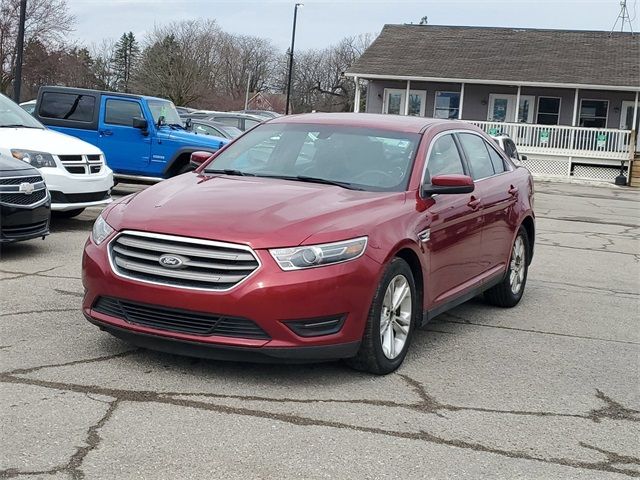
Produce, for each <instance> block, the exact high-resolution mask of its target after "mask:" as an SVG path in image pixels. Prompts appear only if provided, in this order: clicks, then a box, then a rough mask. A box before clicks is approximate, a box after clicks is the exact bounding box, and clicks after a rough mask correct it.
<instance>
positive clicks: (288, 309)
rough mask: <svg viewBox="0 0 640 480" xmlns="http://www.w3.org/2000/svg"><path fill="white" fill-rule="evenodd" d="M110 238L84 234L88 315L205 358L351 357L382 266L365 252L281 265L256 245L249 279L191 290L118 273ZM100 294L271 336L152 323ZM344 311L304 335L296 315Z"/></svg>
mask: <svg viewBox="0 0 640 480" xmlns="http://www.w3.org/2000/svg"><path fill="white" fill-rule="evenodd" d="M106 243H107V242H105V243H104V244H102V245H101V246H96V245H94V244H93V243H92V242H91V241H90V240H89V241H87V244H86V247H85V252H84V256H83V268H82V270H83V284H84V287H85V291H86V293H85V296H84V299H83V304H82V309H83V313H84V315H85V316H86V317H87V319H88V320H89V321H91V322H92V323H94V324H96V325H98V326H100V328H102V329H104V330H106V331H108V332H110V333H112V334H113V335H115V336H117V337H120V338H123V339H125V340H127V341H129V342H131V343H134V344H136V345H140V346H143V347H147V348H152V349H157V350H163V351H168V352H172V353H179V354H184V355H191V356H197V357H206V358H227V359H233V360H248V361H255V360H260V359H263V360H264V359H267V360H269V359H270V360H284V359H289V360H292V361H295V362H303V361H307V360H308V361H314V360H326V359H337V358H347V357H352V356H354V355H355V354H356V352H357V350H358V347H359V344H360V341H361V339H362V335H363V332H364V327H365V323H366V320H367V316H368V313H369V309H370V306H371V301H372V299H373V295H374V293H375V289H376V286H377V284H378V281H379V278H380V275H381V274H382V266H381V265H380V264H379V263H377V262H376V261H375V260H373V259H371V258H370V257H368V256H367V255H363V256H362V257H360V258H358V259H357V260H353V261H351V262H346V263H342V264H338V265H332V266H326V267H321V268H314V269H308V270H299V271H289V272H284V271H282V270H281V269H280V268H279V267H278V265H277V264H276V263H275V261H274V260H273V258H272V257H271V255H270V254H269V253H268V252H267V251H264V250H256V251H255V253H256V255H258V256H259V257H260V262H261V264H262V265H261V267H260V268H259V270H258V271H256V273H255V274H254V275H252V276H251V277H250V278H249V279H248V280H247V281H246V282H243V283H241V284H239V285H237V286H236V287H235V288H233V289H231V290H229V291H226V292H215V291H194V290H185V289H181V288H178V287H172V286H165V285H156V284H148V283H143V282H140V281H137V280H131V279H126V278H122V277H119V276H117V275H115V274H114V273H113V271H112V270H111V267H110V265H109V260H108V257H107V247H106ZM100 297H112V298H118V299H122V300H126V301H131V302H138V303H141V304H148V305H157V306H159V307H164V308H173V309H181V310H183V311H191V312H194V313H210V314H215V315H226V316H233V317H242V318H246V319H250V320H251V321H252V322H254V323H255V324H256V325H258V326H259V327H260V328H261V329H262V330H264V331H265V332H266V333H267V334H268V338H265V339H258V338H241V337H230V336H219V335H208V336H207V335H195V334H188V333H182V332H175V331H168V330H163V329H159V328H151V327H149V326H143V325H140V324H136V323H130V322H129V321H127V320H124V319H122V318H118V317H115V316H111V315H107V314H105V313H101V312H99V311H96V310H95V309H94V305H95V303H96V301H97V300H98V299H99V298H100ZM336 315H341V316H344V322H343V323H342V327H341V328H340V330H339V331H337V332H336V333H331V334H326V335H318V336H304V337H303V336H299V335H297V334H296V333H294V331H293V329H292V328H290V327H289V326H287V322H289V321H292V320H305V319H318V318H323V317H330V316H336Z"/></svg>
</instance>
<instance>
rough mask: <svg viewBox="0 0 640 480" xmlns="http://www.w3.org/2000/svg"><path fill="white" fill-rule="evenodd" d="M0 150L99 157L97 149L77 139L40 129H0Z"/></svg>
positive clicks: (99, 152)
mask: <svg viewBox="0 0 640 480" xmlns="http://www.w3.org/2000/svg"><path fill="white" fill-rule="evenodd" d="M0 148H2V149H6V150H11V149H14V148H17V149H22V150H34V151H37V152H46V153H52V154H54V155H100V154H101V153H102V152H101V151H100V149H99V148H98V147H95V146H93V145H91V144H90V143H87V142H84V141H82V140H80V139H79V138H76V137H72V136H70V135H65V134H64V133H59V132H54V131H53V130H48V129H40V128H0Z"/></svg>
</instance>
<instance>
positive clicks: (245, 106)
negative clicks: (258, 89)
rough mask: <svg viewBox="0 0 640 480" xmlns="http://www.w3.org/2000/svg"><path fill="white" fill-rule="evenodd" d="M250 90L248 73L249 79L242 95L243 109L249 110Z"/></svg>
mask: <svg viewBox="0 0 640 480" xmlns="http://www.w3.org/2000/svg"><path fill="white" fill-rule="evenodd" d="M250 88H251V72H249V78H248V79H247V92H246V93H245V95H244V109H245V110H248V109H249V89H250Z"/></svg>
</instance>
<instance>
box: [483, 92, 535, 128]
mask: <svg viewBox="0 0 640 480" xmlns="http://www.w3.org/2000/svg"><path fill="white" fill-rule="evenodd" d="M517 98H518V97H517V95H503V94H497V93H492V94H490V95H489V109H488V112H487V120H488V121H490V122H513V120H514V117H515V108H516V99H517ZM535 98H536V97H534V96H533V95H520V111H519V112H518V123H533V110H534V108H533V105H534V102H535Z"/></svg>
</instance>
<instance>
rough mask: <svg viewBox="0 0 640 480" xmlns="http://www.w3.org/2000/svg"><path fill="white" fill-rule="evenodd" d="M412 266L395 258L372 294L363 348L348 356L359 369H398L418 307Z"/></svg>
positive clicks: (406, 347) (353, 365) (405, 350)
mask: <svg viewBox="0 0 640 480" xmlns="http://www.w3.org/2000/svg"><path fill="white" fill-rule="evenodd" d="M417 300H418V295H417V293H416V286H415V282H414V279H413V274H412V272H411V268H409V265H408V264H407V262H405V261H404V260H403V259H401V258H394V259H393V260H392V261H391V263H390V264H389V266H388V267H387V269H386V270H385V272H384V274H383V276H382V279H381V280H380V284H379V285H378V288H377V289H376V293H375V295H374V297H373V302H372V304H371V308H370V309H369V316H368V317H367V324H366V326H365V330H364V335H363V338H362V343H361V344H360V350H359V351H358V353H357V354H356V356H355V357H353V358H350V359H348V360H347V363H348V365H350V366H351V367H352V368H355V369H356V370H362V371H365V372H370V373H375V374H378V375H385V374H387V373H391V372H393V371H394V370H396V369H397V368H398V367H399V366H400V365H401V364H402V362H403V360H404V357H405V356H406V354H407V350H408V349H409V344H410V343H411V337H412V336H413V331H414V329H415V326H416V323H417V321H416V319H417V314H418V311H419V306H418V301H417Z"/></svg>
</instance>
